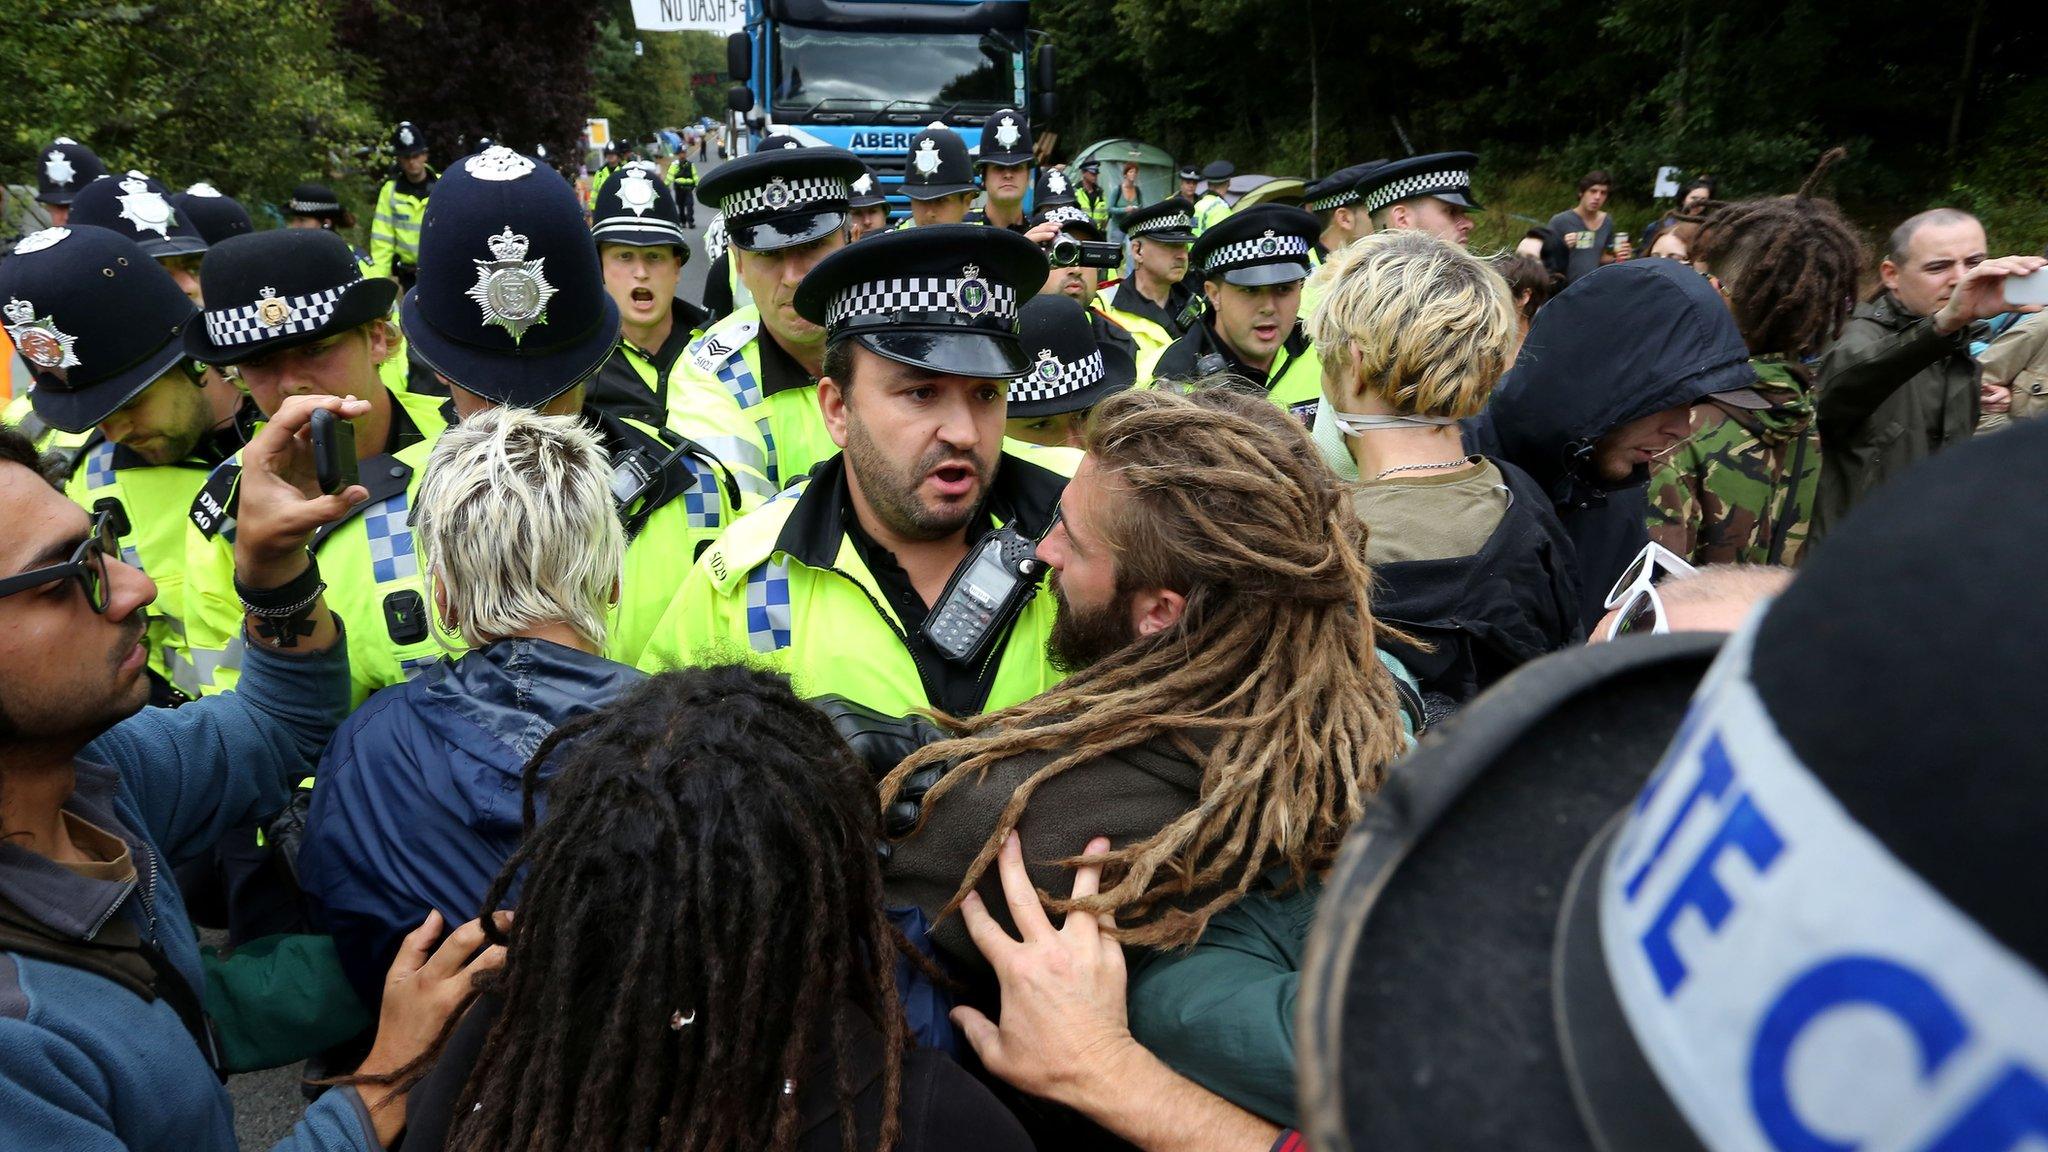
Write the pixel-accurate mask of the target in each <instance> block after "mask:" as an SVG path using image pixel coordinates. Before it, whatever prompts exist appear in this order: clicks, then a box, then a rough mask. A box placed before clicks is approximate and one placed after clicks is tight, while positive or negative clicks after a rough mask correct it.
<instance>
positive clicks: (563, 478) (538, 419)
mask: <svg viewBox="0 0 2048 1152" xmlns="http://www.w3.org/2000/svg"><path fill="white" fill-rule="evenodd" d="M610 482H611V468H610V466H609V464H608V463H607V461H606V458H605V453H604V450H603V448H602V447H600V446H599V444H598V441H597V438H596V436H595V434H594V433H592V432H591V431H590V430H589V429H588V428H587V427H586V426H585V425H583V424H582V423H580V422H579V421H578V420H576V419H575V418H573V417H566V416H542V415H539V414H538V413H535V412H531V411H527V410H524V409H518V408H494V409H490V410H488V411H485V412H481V413H478V414H476V415H474V416H471V417H470V418H469V419H467V420H464V421H463V422H462V423H461V424H458V425H456V426H454V427H452V428H450V429H448V430H447V431H446V432H444V433H442V435H441V439H440V440H439V442H437V443H436V444H435V445H434V451H433V455H432V456H431V457H430V458H429V459H428V461H427V469H426V479H425V480H424V481H423V482H422V484H421V486H420V495H419V503H418V506H417V507H416V508H415V510H414V512H413V521H412V527H413V533H414V535H415V536H416V537H417V544H418V547H419V550H420V553H421V556H422V559H423V561H424V563H425V570H424V575H425V577H426V581H427V586H428V588H429V589H430V590H431V593H432V596H433V600H434V611H435V615H436V617H437V618H438V621H439V627H440V628H441V629H442V630H443V631H444V632H447V633H453V634H456V635H459V636H460V637H461V640H462V643H463V644H464V645H466V646H467V647H468V651H467V652H466V653H465V654H464V655H463V656H461V658H459V659H455V660H449V661H443V662H442V663H440V664H437V665H435V666H434V667H432V668H429V669H427V670H426V671H424V672H422V673H420V674H419V675H418V676H416V677H414V678H413V679H412V680H411V681H409V682H407V683H405V684H402V685H395V686H393V687H390V688H387V689H385V690H383V691H381V692H379V693H377V694H376V695H374V696H372V697H370V699H369V701H368V702H367V703H365V704H364V705H363V706H362V708H360V709H358V710H357V711H356V713H355V714H354V715H353V716H350V717H349V718H348V720H347V721H346V722H344V723H343V724H342V726H341V728H340V730H339V731H337V732H336V733H335V736H334V740H333V742H332V743H331V744H330V745H329V746H328V749H327V753H326V755H325V756H324V757H323V758H322V760H321V762H320V774H319V787H317V788H315V789H314V791H313V807H312V812H311V815H310V817H309V819H308V822H307V831H306V842H305V847H304V849H303V850H302V851H301V853H300V856H299V879H300V882H301V883H302V884H303V886H304V887H305V890H306V893H307V895H308V896H309V897H311V900H312V906H313V919H314V922H315V923H316V925H317V926H318V927H319V928H320V929H321V930H322V931H326V932H329V933H332V934H333V936H334V942H335V946H336V948H337V950H338V951H339V952H340V954H341V960H342V966H343V968H344V969H345V970H346V972H347V974H348V977H349V980H350V983H351V984H353V985H354V986H355V989H356V992H357V994H358V995H360V996H361V997H362V998H363V1003H364V1004H366V1005H370V1006H372V1008H373V1009H374V1006H375V1005H376V1003H377V1001H378V999H379V997H380V995H381V992H382V985H383V976H382V972H383V970H384V969H385V968H388V967H389V966H390V961H391V957H392V956H393V955H394V954H395V953H396V951H397V948H398V945H399V942H400V941H401V940H402V939H403V938H404V934H405V931H406V930H407V927H408V926H410V925H416V924H418V923H419V922H420V920H422V919H423V918H424V917H425V916H426V914H427V912H428V911H429V910H430V909H440V910H441V912H442V914H443V915H444V916H447V917H452V919H450V920H449V921H448V922H449V923H451V924H460V923H462V922H464V921H466V920H469V919H471V917H472V915H473V914H472V913H470V912H457V911H456V910H457V909H473V908H476V907H477V906H478V904H479V902H480V901H481V900H482V898H483V895H484V892H485V890H486V889H488V888H489V887H490V884H491V880H492V878H493V877H494V876H495V875H496V874H497V872H498V869H499V867H500V866H501V865H502V864H503V863H504V862H505V860H506V858H507V857H509V856H510V855H511V854H512V850H513V849H514V848H515V847H517V845H518V840H519V835H520V821H521V811H520V795H521V789H520V776H521V770H522V768H523V767H524V766H525V764H526V762H527V760H528V759H529V758H530V757H531V756H533V754H534V752H535V751H536V750H537V749H538V748H539V747H540V745H541V742H542V741H543V740H545V739H547V738H548V736H549V735H550V734H552V733H553V732H554V731H555V730H556V729H557V728H559V727H561V726H563V725H565V724H568V723H569V722H571V721H573V720H575V719H577V718H579V717H583V716H586V715H589V714H591V713H593V712H596V711H598V710H599V709H601V708H602V707H604V705H605V704H607V703H608V702H610V701H611V700H612V699H614V698H615V697H617V696H619V695H620V694H622V693H623V692H625V691H626V690H627V689H629V688H631V687H632V686H633V685H635V684H636V683H638V682H639V681H640V679H641V674H640V673H638V672H636V671H634V670H633V669H632V668H629V667H627V666H626V665H623V664H618V663H614V662H612V661H610V660H606V659H605V658H604V657H603V656H602V655H601V653H602V652H603V651H604V643H605V627H606V618H607V614H608V612H609V611H610V608H611V605H612V602H613V601H614V600H615V599H617V596H618V582H619V566H620V563H621V557H622V556H623V554H624V552H625V538H624V533H623V530H622V529H621V528H620V527H619V518H618V515H617V513H616V512H615V511H614V510H613V506H612V496H611V483H610ZM348 623H349V626H350V627H362V626H366V625H367V626H374V625H375V624H376V622H375V621H369V622H365V623H358V622H357V621H353V620H351V621H349V622H348ZM543 778H545V774H543Z"/></svg>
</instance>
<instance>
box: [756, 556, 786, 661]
mask: <svg viewBox="0 0 2048 1152" xmlns="http://www.w3.org/2000/svg"><path fill="white" fill-rule="evenodd" d="M789 634H790V623H789V568H788V566H787V565H784V564H781V563H778V562H776V561H774V560H769V561H766V562H765V563H763V564H761V565H760V566H759V567H757V568H755V569H754V570H753V571H752V572H749V573H747V644H748V645H749V646H750V647H752V648H753V649H754V651H756V652H779V651H781V650H782V649H784V648H787V647H789Z"/></svg>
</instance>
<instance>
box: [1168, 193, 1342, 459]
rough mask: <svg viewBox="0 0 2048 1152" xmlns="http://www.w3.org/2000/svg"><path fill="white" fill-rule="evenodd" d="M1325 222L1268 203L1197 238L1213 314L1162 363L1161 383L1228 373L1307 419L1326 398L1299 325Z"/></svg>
mask: <svg viewBox="0 0 2048 1152" xmlns="http://www.w3.org/2000/svg"><path fill="white" fill-rule="evenodd" d="M1321 232H1322V225H1321V224H1319V223H1318V222H1317V221H1316V218H1315V217H1314V216H1311V215H1309V214H1308V213H1306V212H1304V211H1302V210H1301V209H1299V208H1290V207H1287V206H1285V205H1280V204H1260V205H1258V206H1256V207H1253V208H1247V209H1245V210H1244V211H1242V212H1236V213H1232V214H1231V215H1230V216H1229V217H1227V218H1225V219H1224V220H1222V221H1221V222H1219V223H1218V224H1217V225H1216V226H1215V227H1214V228H1211V229H1209V230H1208V231H1207V232H1205V233H1203V234H1202V237H1201V239H1199V240H1197V241H1195V246H1194V248H1193V249H1192V250H1191V251H1190V252H1189V253H1188V259H1189V261H1190V262H1192V263H1193V264H1194V266H1195V269H1196V271H1197V272H1199V273H1200V274H1201V277H1202V295H1203V301H1204V304H1205V309H1204V310H1205V312H1206V315H1205V316H1204V317H1203V318H1202V320H1201V321H1200V322H1199V323H1197V324H1196V325H1195V326H1194V327H1192V328H1190V329H1189V330H1188V332H1187V334H1186V335H1184V336H1182V337H1181V338H1180V339H1178V340H1175V341H1174V342H1173V346H1172V347H1170V348H1168V349H1167V350H1166V353H1165V354H1164V355H1163V356H1161V357H1160V358H1159V363H1158V364H1157V366H1155V368H1154V369H1153V372H1154V375H1155V376H1156V377H1157V378H1158V379H1161V380H1196V379H1200V378H1203V377H1208V376H1213V375H1216V374H1217V373H1220V372H1227V373H1229V374H1230V375H1232V376H1234V377H1236V378H1237V379H1238V380H1239V381H1241V382H1243V383H1244V384H1246V385H1248V386H1250V387H1253V388H1257V389H1259V390H1260V391H1263V392H1264V393H1265V394H1266V395H1267V396H1269V397H1271V398H1272V400H1273V402H1274V403H1275V404H1278V405H1280V406H1281V407H1283V408H1286V409H1287V410H1289V411H1290V412H1293V413H1294V414H1295V415H1297V416H1300V417H1301V418H1302V419H1303V420H1304V421H1306V420H1308V419H1309V418H1311V417H1312V416H1313V415H1314V413H1315V406H1316V401H1317V400H1318V399H1319V398H1320V397H1321V396H1322V368H1321V365H1320V364H1318V362H1317V360H1316V354H1315V349H1313V348H1312V347H1310V346H1309V340H1308V334H1307V333H1306V332H1303V331H1302V329H1301V325H1300V324H1299V323H1297V322H1296V320H1297V317H1298V315H1299V312H1300V308H1301V282H1302V281H1303V280H1305V279H1307V278H1308V274H1309V260H1310V257H1311V256H1312V255H1313V253H1314V252H1315V246H1316V236H1317V235H1318V234H1319V233H1321Z"/></svg>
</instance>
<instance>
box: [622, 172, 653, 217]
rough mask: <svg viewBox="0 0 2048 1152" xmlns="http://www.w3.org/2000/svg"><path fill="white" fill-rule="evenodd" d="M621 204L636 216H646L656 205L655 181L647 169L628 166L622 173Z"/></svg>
mask: <svg viewBox="0 0 2048 1152" xmlns="http://www.w3.org/2000/svg"><path fill="white" fill-rule="evenodd" d="M619 205H620V206H621V207H623V208H625V209H626V210H627V211H629V212H631V213H633V214H634V215H635V216H645V215H647V210H648V209H650V208H652V207H654V181H653V179H651V178H650V177H649V176H648V175H647V172H646V170H645V169H642V168H628V169H626V170H625V172H623V173H621V174H620V179H619Z"/></svg>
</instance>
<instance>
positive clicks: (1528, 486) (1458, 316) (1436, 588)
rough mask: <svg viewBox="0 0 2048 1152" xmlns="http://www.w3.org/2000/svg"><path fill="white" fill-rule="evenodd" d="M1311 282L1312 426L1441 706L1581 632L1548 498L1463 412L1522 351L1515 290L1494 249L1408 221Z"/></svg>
mask: <svg viewBox="0 0 2048 1152" xmlns="http://www.w3.org/2000/svg"><path fill="white" fill-rule="evenodd" d="M1316 284H1317V285H1318V286H1319V287H1320V289H1321V291H1322V294H1323V303H1322V306H1321V308H1319V309H1318V310H1317V312H1316V315H1315V317H1314V318H1313V319H1312V320H1311V321H1310V333H1309V334H1310V337H1311V339H1312V340H1313V341H1314V343H1315V346H1316V347H1318V348H1320V349H1322V350H1323V355H1322V371H1323V399H1324V403H1323V406H1322V407H1323V411H1322V412H1321V414H1320V416H1319V419H1318V427H1317V439H1318V442H1319V443H1320V444H1321V445H1322V446H1323V449H1324V453H1325V456H1326V458H1330V462H1331V464H1332V466H1333V467H1334V468H1336V470H1337V471H1338V472H1339V474H1340V475H1345V476H1347V477H1349V476H1352V475H1355V476H1357V478H1358V479H1359V481H1360V483H1359V486H1358V488H1357V489H1356V491H1355V492H1354V494H1353V496H1352V504H1353V507H1354V509H1355V510H1356V511H1357V513H1358V515H1359V517H1360V518H1361V519H1363V520H1364V521H1365V524H1366V528H1367V539H1366V560H1367V562H1368V563H1370V564H1372V565H1373V566H1374V572H1373V574H1374V578H1375V589H1376V590H1375V595H1374V599H1373V614H1374V616H1376V617H1378V618H1379V619H1381V620H1384V621H1386V622H1387V623H1389V624H1391V625H1393V626H1394V627H1396V628H1399V629H1401V630H1403V631H1405V632H1407V633H1408V634H1409V635H1411V636H1414V637H1416V638H1418V639H1419V640H1422V641H1425V642H1426V643H1427V647H1422V646H1410V645H1406V644H1403V643H1401V642H1400V641H1399V640H1395V639H1389V640H1388V641H1387V647H1388V648H1389V650H1390V651H1392V652H1394V654H1395V655H1397V656H1399V657H1400V658H1401V661H1402V662H1403V663H1404V664H1406V665H1407V666H1408V668H1409V669H1410V670H1411V671H1413V672H1414V673H1415V674H1416V676H1417V678H1418V679H1419V680H1421V682H1422V686H1423V692H1424V696H1425V698H1426V699H1431V700H1432V703H1433V704H1434V705H1435V707H1434V708H1433V709H1432V711H1437V710H1439V709H1441V708H1443V707H1445V706H1451V705H1455V704H1458V703H1462V702H1463V701H1464V700H1466V699H1468V698H1469V697H1471V696H1472V695H1473V694H1475V693H1477V692H1478V691H1479V690H1480V689H1482V688H1484V687H1486V685H1488V684H1490V683H1492V682H1493V681H1494V680H1497V679H1499V678H1500V677H1501V676H1503V675H1505V674H1506V673H1507V672H1509V671H1511V670H1512V669H1514V668H1515V667H1516V666H1518V665H1520V664H1522V663H1524V662H1526V661H1528V660H1530V659H1532V658H1534V657H1536V656H1540V655H1542V654H1543V653H1545V652H1549V651H1553V650H1555V649H1558V648H1562V647H1565V646H1567V645H1569V644H1572V643H1574V642H1576V641H1577V640H1578V639H1579V638H1580V635H1581V633H1580V630H1579V623H1578V619H1577V609H1576V605H1577V602H1578V592H1577V588H1576V585H1575V584H1574V581H1573V576H1572V561H1571V545H1570V543H1569V541H1567V540H1566V538H1565V536H1564V533H1563V530H1562V529H1561V528H1560V527H1559V526H1558V524H1557V520H1556V518H1555V517H1554V516H1553V515H1552V514H1551V512H1550V509H1549V501H1548V500H1547V499H1546V498H1545V497H1544V495H1543V493H1542V491H1541V490H1540V489H1538V488H1537V487H1536V486H1535V483H1534V482H1533V481H1531V480H1530V479H1529V478H1528V477H1527V476H1525V475H1523V474H1522V473H1521V472H1520V471H1518V470H1517V469H1515V467H1514V466H1513V465H1511V464H1505V463H1501V462H1497V461H1493V460H1489V459H1487V458H1486V457H1484V456H1480V455H1477V454H1475V453H1472V452H1469V451H1468V450H1467V449H1466V447H1465V444H1464V442H1463V439H1462V435H1461V431H1460V429H1459V426H1458V421H1460V420H1461V419H1464V418H1465V417H1468V416H1472V415H1476V414H1477V413H1478V412H1479V411H1480V410H1481V409H1483V408H1484V407H1486V401H1487V398H1488V397H1489V396H1490V395H1491V394H1492V392H1493V386H1494V384H1495V382H1497V381H1498V380H1499V379H1500V377H1501V376H1502V374H1504V373H1505V372H1506V371H1507V368H1508V364H1509V363H1510V362H1511V359H1512V357H1513V355H1514V351H1515V345H1516V341H1517V338H1518V336H1519V326H1518V321H1517V316H1516V312H1515V304H1514V299H1513V297H1512V296H1511V295H1510V294H1509V291H1508V285H1507V282H1506V281H1505V280H1503V279H1502V278H1501V277H1500V275H1499V274H1498V273H1497V272H1495V271H1494V270H1493V269H1492V268H1491V267H1490V266H1488V264H1487V263H1486V262H1485V261H1483V260H1481V259H1479V258H1477V257H1474V256H1472V255H1471V254H1469V253H1467V252H1466V251H1465V250H1464V248H1462V247H1460V246H1458V245H1455V244H1450V243H1446V242H1445V241H1443V240H1439V239H1437V238H1436V237H1434V236H1432V235H1430V234H1428V233H1426V232H1418V231H1414V230H1409V229H1404V230H1397V231H1390V232H1379V233H1375V234H1374V235H1371V236H1367V237H1365V238H1363V239H1361V240H1359V241H1357V242H1356V243H1354V244H1352V245H1350V246H1349V247H1347V248H1345V249H1343V250H1342V251H1340V252H1338V253H1337V254H1336V255H1334V256H1333V257H1331V259H1330V261H1329V262H1328V263H1326V264H1324V265H1323V267H1322V269H1321V270H1320V271H1318V273H1317V279H1316Z"/></svg>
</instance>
